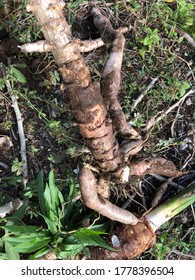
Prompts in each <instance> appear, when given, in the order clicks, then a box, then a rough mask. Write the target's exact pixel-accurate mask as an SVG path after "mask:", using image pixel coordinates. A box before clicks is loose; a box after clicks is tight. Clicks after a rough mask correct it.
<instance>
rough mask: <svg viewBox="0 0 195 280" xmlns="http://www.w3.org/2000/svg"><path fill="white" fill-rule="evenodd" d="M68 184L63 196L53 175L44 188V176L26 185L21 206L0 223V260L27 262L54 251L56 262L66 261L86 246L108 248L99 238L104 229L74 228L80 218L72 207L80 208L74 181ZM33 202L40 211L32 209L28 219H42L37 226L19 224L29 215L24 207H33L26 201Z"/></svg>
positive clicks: (95, 227) (100, 227)
mask: <svg viewBox="0 0 195 280" xmlns="http://www.w3.org/2000/svg"><path fill="white" fill-rule="evenodd" d="M69 175H70V174H69ZM67 182H68V183H69V189H67V192H66V193H65V195H63V193H62V191H60V189H59V188H58V187H57V186H56V183H55V179H54V172H53V171H51V172H50V173H49V180H48V182H47V183H46V184H44V178H43V172H40V173H39V175H38V177H37V179H36V180H35V181H34V182H31V183H29V184H28V186H27V189H26V193H25V197H26V200H25V201H24V204H23V205H22V206H21V207H20V208H19V209H18V210H17V212H16V213H15V214H13V215H12V217H9V219H8V220H7V219H4V220H2V221H1V226H0V228H1V230H4V231H5V233H4V235H3V236H2V237H1V239H0V247H1V251H4V253H3V252H2V253H1V254H0V259H19V258H20V254H30V259H36V258H39V257H41V256H43V255H44V254H47V253H48V252H49V251H53V252H54V253H55V254H56V256H57V258H58V259H69V258H73V257H74V256H75V255H76V254H78V253H80V252H83V253H86V254H87V253H88V251H87V249H86V247H88V246H102V247H105V248H107V249H109V248H110V247H109V246H108V245H107V244H106V243H105V242H104V241H103V239H102V238H101V237H100V235H101V234H105V227H104V226H103V225H96V226H95V225H94V226H90V227H88V228H82V227H81V226H80V227H77V228H76V227H75V225H76V223H75V221H76V220H77V221H78V217H77V215H79V212H75V207H77V211H78V207H81V205H80V206H79V203H78V201H77V199H76V197H75V194H76V192H77V190H76V183H75V179H74V177H70V176H69V177H68V178H67ZM27 198H28V199H27ZM33 198H34V199H35V198H37V199H38V203H39V207H36V208H34V210H33V212H31V217H32V214H34V215H35V216H36V218H38V217H40V218H42V219H43V221H42V223H41V225H40V226H37V225H36V226H35V225H29V224H25V223H24V222H23V221H22V219H23V218H24V215H25V213H26V212H30V211H29V209H27V205H28V208H29V207H32V205H31V203H30V201H29V199H31V200H33ZM30 205H31V206H30ZM32 209H33V208H31V211H32ZM2 224H4V225H2ZM73 225H74V226H73Z"/></svg>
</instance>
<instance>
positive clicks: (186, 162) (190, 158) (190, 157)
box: [181, 131, 195, 170]
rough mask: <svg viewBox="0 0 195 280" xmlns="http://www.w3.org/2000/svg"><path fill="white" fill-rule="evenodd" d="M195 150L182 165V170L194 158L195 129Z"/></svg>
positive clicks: (194, 135) (194, 134)
mask: <svg viewBox="0 0 195 280" xmlns="http://www.w3.org/2000/svg"><path fill="white" fill-rule="evenodd" d="M192 145H193V151H192V154H191V155H189V157H187V159H186V161H185V163H184V165H183V166H182V167H181V170H183V169H184V168H185V167H186V166H187V165H188V163H189V162H190V161H191V160H192V159H193V158H194V155H195V131H193V143H192Z"/></svg>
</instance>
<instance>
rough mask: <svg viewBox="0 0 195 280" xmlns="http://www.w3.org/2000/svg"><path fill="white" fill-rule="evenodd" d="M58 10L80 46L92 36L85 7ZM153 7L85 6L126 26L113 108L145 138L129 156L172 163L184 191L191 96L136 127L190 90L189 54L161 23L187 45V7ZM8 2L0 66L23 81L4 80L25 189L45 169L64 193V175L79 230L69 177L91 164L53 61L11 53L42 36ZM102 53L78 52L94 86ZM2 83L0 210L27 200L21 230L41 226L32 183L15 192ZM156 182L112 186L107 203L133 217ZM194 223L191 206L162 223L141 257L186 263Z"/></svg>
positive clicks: (194, 121) (194, 166)
mask: <svg viewBox="0 0 195 280" xmlns="http://www.w3.org/2000/svg"><path fill="white" fill-rule="evenodd" d="M23 2H25V1H23ZM66 2H67V10H66V11H65V15H66V18H67V20H68V21H69V23H70V24H72V26H73V34H74V36H75V37H79V38H80V39H95V38H98V34H97V32H96V30H95V28H94V26H93V25H92V23H91V19H90V17H89V15H88V11H89V3H88V2H87V1H66ZM156 2H157V1H115V2H114V3H113V1H99V2H94V1H90V3H95V4H96V5H98V7H100V9H101V11H102V12H103V13H104V14H105V15H106V16H108V17H109V18H110V20H111V22H112V24H113V26H114V27H115V28H118V27H120V26H127V27H128V28H129V31H128V32H127V33H126V34H125V37H126V46H125V52H124V60H123V66H122V84H121V91H120V100H121V104H122V106H123V110H124V112H125V114H126V117H127V119H128V121H130V122H131V123H132V124H133V125H134V126H135V128H136V129H137V130H138V131H139V132H140V133H141V134H142V135H143V136H145V135H146V134H147V136H148V141H147V142H146V145H145V147H144V149H143V150H142V152H141V153H140V154H138V155H137V157H142V156H144V157H152V156H161V157H164V158H166V159H169V160H172V161H173V162H174V163H175V165H176V166H177V168H178V169H179V170H183V171H185V172H186V174H185V175H183V176H181V177H179V178H177V179H174V180H173V181H174V182H175V183H177V184H179V185H181V186H182V187H187V185H188V184H189V183H191V182H193V181H195V172H194V171H195V157H194V151H195V113H194V109H195V106H194V104H195V93H193V94H191V95H189V96H188V97H187V98H186V99H184V100H183V102H181V103H180V105H179V106H177V107H175V109H173V110H172V111H171V112H170V113H169V114H168V115H167V116H166V117H164V118H163V119H162V120H160V121H159V122H158V123H156V125H153V128H152V130H151V131H150V133H148V132H149V131H144V128H146V124H147V123H148V122H149V121H150V120H151V119H152V118H154V117H155V116H160V115H162V114H163V112H165V111H166V110H167V109H168V108H170V107H171V106H172V105H173V104H175V103H176V102H177V101H178V100H180V99H181V98H182V96H184V95H185V94H186V93H187V92H188V91H189V90H190V89H193V88H194V87H195V76H194V64H193V62H194V61H193V60H194V48H193V47H192V45H191V44H190V43H189V42H188V41H187V40H185V39H184V38H183V37H182V36H181V34H178V33H177V32H175V31H174V30H171V29H170V28H169V27H167V26H166V24H167V23H168V24H171V25H173V26H175V25H176V26H177V27H179V28H181V29H182V30H185V31H186V32H187V33H188V34H190V36H192V37H193V36H194V35H195V27H194V23H193V20H192V18H193V13H192V11H193V7H192V5H193V3H192V2H193V1H177V2H176V1H167V2H166V1H158V3H156ZM168 2H171V3H168ZM6 3H7V4H6V5H2V6H1V7H0V8H1V18H0V27H1V29H0V40H1V41H0V60H1V62H3V63H4V65H5V66H6V67H8V66H9V65H13V66H14V67H15V68H16V69H18V70H19V71H21V73H22V74H23V75H24V76H25V78H26V82H25V83H21V82H19V81H18V79H19V78H18V76H17V75H15V76H14V74H12V75H11V76H9V80H10V83H11V85H12V89H13V90H16V91H17V94H18V96H19V99H18V104H19V107H20V111H21V113H22V117H23V120H24V122H23V125H24V132H25V138H26V142H27V157H28V168H29V182H32V181H33V179H35V178H36V177H37V174H38V173H39V171H40V170H43V171H44V173H45V175H46V178H47V176H48V174H49V171H50V170H51V169H52V170H54V172H55V177H56V182H57V184H58V185H59V187H60V189H63V191H64V189H65V191H64V192H65V193H66V191H67V190H66V189H68V188H69V178H70V177H71V176H72V178H74V180H75V182H76V192H75V197H76V196H78V199H77V203H78V204H77V208H76V209H77V210H78V211H79V215H80V216H81V217H82V219H84V221H85V222H86V219H85V217H86V216H87V215H88V210H87V209H85V208H84V207H83V206H82V203H81V202H82V201H81V200H80V197H79V188H78V184H77V181H76V174H77V171H78V167H79V164H81V163H84V162H85V163H90V164H92V165H93V164H95V163H94V162H93V159H92V158H91V155H90V154H88V153H85V152H83V150H85V144H84V143H83V140H82V138H81V136H80V134H79V132H78V129H77V126H76V125H75V123H74V120H73V118H72V116H71V112H70V110H69V107H68V105H67V104H68V101H67V97H66V93H65V92H64V86H63V83H62V81H61V78H60V76H59V73H58V71H57V67H56V65H55V62H54V61H53V58H52V56H51V55H50V54H37V53H34V54H23V53H21V52H20V51H19V49H18V48H17V45H18V44H19V45H20V44H23V43H25V42H34V41H36V40H38V39H40V38H43V37H42V33H41V32H40V31H39V28H38V27H37V26H36V22H35V19H34V17H33V16H32V15H31V14H27V13H26V11H25V3H22V1H21V3H20V4H17V3H15V4H14V3H13V2H12V1H6ZM108 51H109V49H108V47H106V46H104V47H102V48H100V49H97V50H94V51H93V52H91V53H88V54H85V59H86V61H87V63H88V64H89V67H90V70H91V73H92V75H93V78H94V79H95V80H97V81H99V80H100V78H101V72H102V68H103V64H104V62H105V60H106V57H107V53H108ZM154 78H157V81H156V82H155V83H154V85H152V86H151V88H150V89H149V90H148V91H147V92H145V95H144V97H143V99H142V101H141V102H140V103H139V104H138V105H137V106H136V107H135V108H134V109H133V108H132V104H133V101H134V100H136V98H137V97H138V96H139V95H140V94H141V93H143V92H144V90H145V89H146V88H147V86H148V85H151V81H152V79H154ZM1 79H2V77H1ZM19 80H20V79H19ZM0 82H1V85H2V88H1V93H0V136H1V137H3V136H8V137H9V139H10V141H11V143H12V146H11V147H10V145H9V143H8V144H4V145H3V146H1V147H0V162H1V165H0V203H1V204H4V203H5V202H6V201H8V200H9V197H10V196H11V197H13V198H14V197H19V198H21V199H24V196H25V197H28V196H29V199H31V197H32V199H31V200H30V201H31V202H30V205H32V208H31V209H30V210H29V213H30V214H31V216H30V215H29V216H28V217H25V222H26V223H29V224H32V220H31V217H33V224H36V225H39V224H40V223H41V221H40V220H39V218H37V220H36V214H35V212H36V211H35V208H36V206H35V205H36V199H35V198H34V197H33V195H32V188H31V185H30V183H29V189H28V188H27V190H26V191H23V188H22V184H21V174H20V173H21V172H20V171H21V165H20V161H21V159H20V152H19V151H20V142H19V138H18V133H17V123H16V118H15V114H14V112H13V109H12V103H11V99H10V95H9V93H8V92H7V88H6V86H3V85H4V84H3V81H2V80H1V81H0ZM6 145H7V146H6ZM17 159H18V160H17ZM161 184H162V182H161V181H160V180H159V178H158V179H157V178H155V177H154V176H151V175H148V176H145V177H144V178H141V179H139V180H137V179H136V180H135V178H134V179H133V180H132V181H131V182H130V183H129V184H128V185H127V186H125V187H124V186H123V187H122V188H121V189H120V188H118V187H117V186H116V185H113V186H111V200H112V201H113V202H114V203H116V204H118V205H120V206H122V205H123V204H124V203H125V202H126V201H127V200H128V199H129V198H130V199H132V201H131V203H129V204H128V208H127V209H131V211H133V212H135V213H137V214H138V215H141V214H143V213H144V212H145V211H146V210H147V209H149V208H150V206H151V202H152V199H153V197H154V194H155V192H156V189H157V188H158V187H159V186H160V185H161ZM177 193H178V187H173V186H169V187H168V189H167V191H166V192H165V194H164V196H163V197H162V201H166V200H167V199H169V198H170V197H172V196H174V195H175V194H177ZM77 210H75V211H77ZM90 213H91V212H90ZM87 217H88V216H87ZM87 219H88V218H87ZM90 219H91V220H90V223H91V222H93V221H92V219H94V216H90ZM87 221H88V220H87ZM194 222H195V215H194V210H193V206H191V207H188V208H187V209H186V210H184V211H183V212H182V213H181V214H180V215H178V216H177V217H176V218H174V219H173V220H172V221H170V222H168V223H166V224H165V225H164V226H163V227H162V228H161V229H160V230H159V231H158V233H157V243H156V245H155V246H154V247H153V248H152V249H150V250H149V251H148V252H146V253H144V254H143V255H142V256H140V257H139V258H140V259H193V258H194V255H195V252H194V241H195V240H194ZM2 250H3V249H2ZM25 257H26V256H25Z"/></svg>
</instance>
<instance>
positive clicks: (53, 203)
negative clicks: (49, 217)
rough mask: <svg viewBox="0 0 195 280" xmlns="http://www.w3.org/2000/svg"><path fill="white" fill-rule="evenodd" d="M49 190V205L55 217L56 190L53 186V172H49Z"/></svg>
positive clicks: (56, 205)
mask: <svg viewBox="0 0 195 280" xmlns="http://www.w3.org/2000/svg"><path fill="white" fill-rule="evenodd" d="M49 189H50V197H51V204H52V209H53V211H54V213H55V214H56V215H57V211H56V210H57V207H58V206H59V205H58V202H59V201H58V188H57V187H56V185H55V179H54V172H53V170H51V171H50V172H49Z"/></svg>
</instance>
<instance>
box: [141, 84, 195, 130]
mask: <svg viewBox="0 0 195 280" xmlns="http://www.w3.org/2000/svg"><path fill="white" fill-rule="evenodd" d="M193 93H195V89H194V88H192V89H190V90H189V91H188V92H187V93H186V94H185V95H184V96H182V97H181V98H180V100H179V101H177V102H176V103H175V104H173V105H172V106H171V107H169V108H168V109H167V110H166V111H165V112H164V113H162V114H161V115H160V116H159V117H152V118H151V119H150V120H149V121H148V122H147V124H146V126H145V128H144V129H143V131H148V130H149V129H150V128H151V127H152V126H154V125H156V124H157V123H158V122H159V121H161V120H162V119H163V118H164V117H166V116H167V115H168V114H169V113H170V112H171V111H173V110H174V109H175V108H177V107H178V106H179V105H180V104H181V103H182V102H183V101H184V100H185V99H186V97H188V96H189V95H190V94H193Z"/></svg>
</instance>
